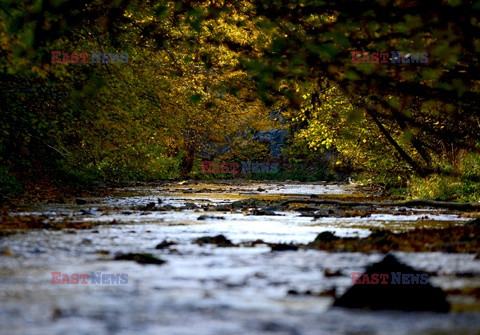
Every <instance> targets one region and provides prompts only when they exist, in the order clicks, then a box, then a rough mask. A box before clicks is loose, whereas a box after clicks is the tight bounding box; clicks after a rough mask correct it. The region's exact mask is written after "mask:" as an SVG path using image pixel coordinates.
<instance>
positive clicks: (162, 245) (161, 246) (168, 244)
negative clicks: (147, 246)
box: [155, 240, 177, 249]
mask: <svg viewBox="0 0 480 335" xmlns="http://www.w3.org/2000/svg"><path fill="white" fill-rule="evenodd" d="M176 244H177V243H176V242H173V241H167V240H163V241H162V242H161V243H159V244H157V246H156V247H155V249H166V248H169V247H171V246H172V245H176Z"/></svg>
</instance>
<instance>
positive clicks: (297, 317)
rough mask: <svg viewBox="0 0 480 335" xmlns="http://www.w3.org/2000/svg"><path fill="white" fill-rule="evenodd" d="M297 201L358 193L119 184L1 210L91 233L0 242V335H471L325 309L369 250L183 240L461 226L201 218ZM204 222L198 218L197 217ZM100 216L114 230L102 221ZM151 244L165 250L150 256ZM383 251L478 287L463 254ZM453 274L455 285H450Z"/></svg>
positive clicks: (39, 233)
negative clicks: (76, 280) (79, 200)
mask: <svg viewBox="0 0 480 335" xmlns="http://www.w3.org/2000/svg"><path fill="white" fill-rule="evenodd" d="M310 194H315V195H317V196H319V197H323V196H325V197H338V198H342V197H347V196H350V197H354V196H356V195H358V190H357V189H355V188H354V187H352V186H342V185H328V184H293V183H291V184H280V183H247V182H246V183H243V184H235V185H233V184H228V183H225V184H222V183H216V184H199V185H179V184H168V185H163V186H138V187H131V188H124V189H120V190H117V191H116V192H114V193H112V195H111V196H108V197H104V198H90V199H87V204H84V205H75V204H46V205H45V204H35V205H31V206H28V207H25V208H23V209H22V210H19V211H17V212H15V213H11V214H12V215H17V216H26V215H43V216H46V217H47V218H46V221H48V222H53V223H54V222H61V221H65V220H69V221H76V222H81V221H85V222H97V223H100V225H98V226H93V227H91V228H90V229H62V230H46V229H45V230H32V231H29V232H28V233H26V234H15V235H10V236H6V237H1V238H0V251H1V252H0V302H1V304H0V333H1V334H65V333H68V334H96V335H100V334H169V335H174V334H192V335H193V334H196V335H200V334H291V335H294V334H312V335H313V334H315V335H319V334H386V333H389V334H479V330H480V312H479V311H478V309H477V310H470V311H469V310H467V311H455V312H450V313H448V314H436V313H428V312H422V313H418V312H399V311H398V312H397V311H381V312H372V311H365V310H348V309H342V308H332V307H331V305H332V303H333V300H334V298H333V296H332V294H330V295H329V294H322V295H319V293H321V292H329V291H330V292H331V290H332V289H335V293H334V294H336V295H337V296H339V295H340V294H342V293H343V292H344V291H345V290H346V289H347V288H348V287H349V286H350V285H351V276H350V273H351V272H355V271H357V272H362V271H363V270H364V269H365V267H367V266H368V265H369V264H371V263H372V262H375V261H378V260H380V259H381V258H382V255H380V254H378V253H371V254H363V253H343V252H335V253H328V252H322V251H315V250H298V251H285V252H272V251H271V249H270V247H268V246H267V245H266V244H257V245H256V246H255V247H217V246H215V245H210V244H205V245H202V246H201V245H198V244H194V243H192V242H193V241H194V240H195V239H197V238H199V237H203V236H214V235H219V234H223V235H225V236H226V237H227V238H228V239H230V240H231V241H232V242H233V243H240V242H248V241H253V240H257V239H261V240H263V241H264V242H266V243H269V242H271V243H280V242H282V243H290V242H294V243H307V242H310V241H313V240H314V239H315V237H316V236H317V235H318V233H321V232H323V231H332V232H335V234H336V235H338V236H360V237H365V236H368V235H369V234H370V232H371V229H372V228H388V229H392V230H406V229H410V228H412V227H418V226H422V224H423V223H422V222H423V221H425V224H427V222H428V224H429V225H432V222H433V223H434V224H436V225H438V226H441V225H442V224H443V223H445V224H446V223H447V222H448V223H451V222H452V221H455V222H459V223H461V222H463V221H465V220H467V219H465V218H462V217H459V215H457V214H456V213H448V212H446V211H439V210H436V211H433V210H428V209H425V210H416V211H414V212H412V211H409V210H408V209H407V210H403V211H401V209H400V208H399V209H398V213H392V212H391V211H390V212H388V211H385V212H382V211H379V212H378V213H375V214H372V215H371V216H369V217H349V218H336V217H325V218H319V219H316V220H313V219H312V217H304V216H300V214H299V212H296V211H281V210H276V211H275V214H277V215H275V216H272V215H266V216H256V215H249V214H250V213H249V212H248V211H242V210H233V211H215V210H213V209H214V206H216V205H222V204H229V203H231V202H232V201H236V200H239V199H246V198H259V199H264V200H268V199H282V198H292V197H295V196H301V197H302V198H308V196H309V195H310ZM159 200H160V201H159ZM150 202H155V203H159V202H161V205H156V207H159V206H163V207H164V209H167V210H162V211H159V210H155V209H154V208H153V209H152V208H150V209H151V210H147V209H142V208H141V207H142V206H146V205H147V204H148V203H150ZM193 205H195V206H193ZM168 206H173V207H168ZM194 207H197V208H194ZM187 208H191V209H187ZM205 214H208V215H209V216H211V217H210V218H208V219H207V220H198V218H199V217H200V216H201V215H205ZM425 218H428V220H425ZM113 220H115V223H116V224H109V223H111V222H112V221H113ZM164 240H168V241H173V242H174V243H175V244H174V245H171V246H170V247H168V248H163V249H156V248H155V247H156V246H157V244H159V243H160V242H162V241H164ZM118 253H150V254H152V255H154V256H155V257H158V258H160V259H163V260H165V261H166V263H165V264H162V265H155V264H148V265H144V264H138V263H136V262H133V261H118V260H113V258H114V257H115V255H117V254H118ZM395 255H396V256H398V258H399V259H400V260H402V261H403V262H405V263H407V264H409V265H411V266H413V267H415V268H417V269H419V270H424V271H428V272H429V273H433V274H434V275H433V277H431V278H430V282H431V283H432V284H433V285H435V286H439V287H442V288H443V289H452V288H462V287H479V286H480V279H479V278H480V276H479V274H480V261H479V260H478V259H475V255H474V254H452V253H439V252H437V253H425V252H416V253H400V252H397V253H395ZM477 258H478V257H477ZM52 272H60V273H62V274H68V275H69V276H70V277H71V275H72V274H75V273H77V274H91V273H95V274H96V275H97V274H98V272H100V273H101V274H124V275H127V276H126V277H125V278H128V282H126V283H124V284H111V283H110V284H93V283H92V282H91V278H89V279H88V280H87V284H70V285H69V284H52V274H51V273H52ZM332 273H334V274H335V275H329V274H332ZM465 273H467V274H469V275H468V276H465V275H460V274H465ZM60 278H61V277H60ZM289 292H290V293H292V292H301V293H305V292H307V293H311V294H289ZM449 299H454V298H449ZM465 299H466V300H468V299H471V298H468V297H466V298H464V300H465ZM451 303H455V301H451ZM458 303H469V301H459V302H458ZM477 303H478V302H477Z"/></svg>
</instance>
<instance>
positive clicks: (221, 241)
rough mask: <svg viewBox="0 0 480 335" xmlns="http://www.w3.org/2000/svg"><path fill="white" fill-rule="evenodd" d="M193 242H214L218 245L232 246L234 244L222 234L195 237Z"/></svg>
mask: <svg viewBox="0 0 480 335" xmlns="http://www.w3.org/2000/svg"><path fill="white" fill-rule="evenodd" d="M193 243H195V244H198V245H204V244H215V245H216V246H218V247H233V246H235V245H234V244H233V243H232V241H230V240H229V239H227V238H226V237H225V236H224V235H217V236H204V237H200V238H197V239H196V240H195V241H194V242H193Z"/></svg>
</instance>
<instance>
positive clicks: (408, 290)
mask: <svg viewBox="0 0 480 335" xmlns="http://www.w3.org/2000/svg"><path fill="white" fill-rule="evenodd" d="M399 272H400V273H401V274H402V275H403V274H408V275H422V274H423V272H420V271H418V270H415V269H414V268H412V267H410V266H408V265H405V264H402V263H400V262H399V261H398V260H397V259H396V258H395V256H393V255H387V256H385V258H384V259H383V260H382V261H380V262H378V263H375V264H373V265H371V266H370V267H369V268H368V269H367V270H366V271H365V272H364V273H363V274H362V277H361V278H363V275H364V274H366V275H367V276H368V278H372V274H388V275H389V277H388V279H386V281H387V283H386V284H381V280H379V281H378V283H376V284H373V283H370V284H367V281H366V280H363V281H362V279H359V280H360V281H362V282H363V283H362V284H359V283H356V284H354V285H353V286H352V287H350V288H349V289H348V290H347V291H346V292H345V294H343V295H342V296H341V297H340V298H338V299H336V300H335V302H334V304H333V306H336V307H346V308H362V309H371V310H382V309H385V310H404V311H433V312H448V311H449V310H450V304H449V303H448V302H447V300H446V299H445V293H444V292H443V291H442V290H441V289H440V288H437V287H433V286H432V285H431V284H430V283H428V282H427V283H426V284H420V283H415V284H412V283H411V282H409V281H408V282H407V281H402V282H401V283H394V282H393V278H392V277H393V276H392V273H399Z"/></svg>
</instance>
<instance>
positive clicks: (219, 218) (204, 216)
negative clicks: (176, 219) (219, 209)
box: [197, 215, 225, 221]
mask: <svg viewBox="0 0 480 335" xmlns="http://www.w3.org/2000/svg"><path fill="white" fill-rule="evenodd" d="M197 220H200V221H204V220H225V217H223V216H215V215H200V216H199V217H198V218H197Z"/></svg>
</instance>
